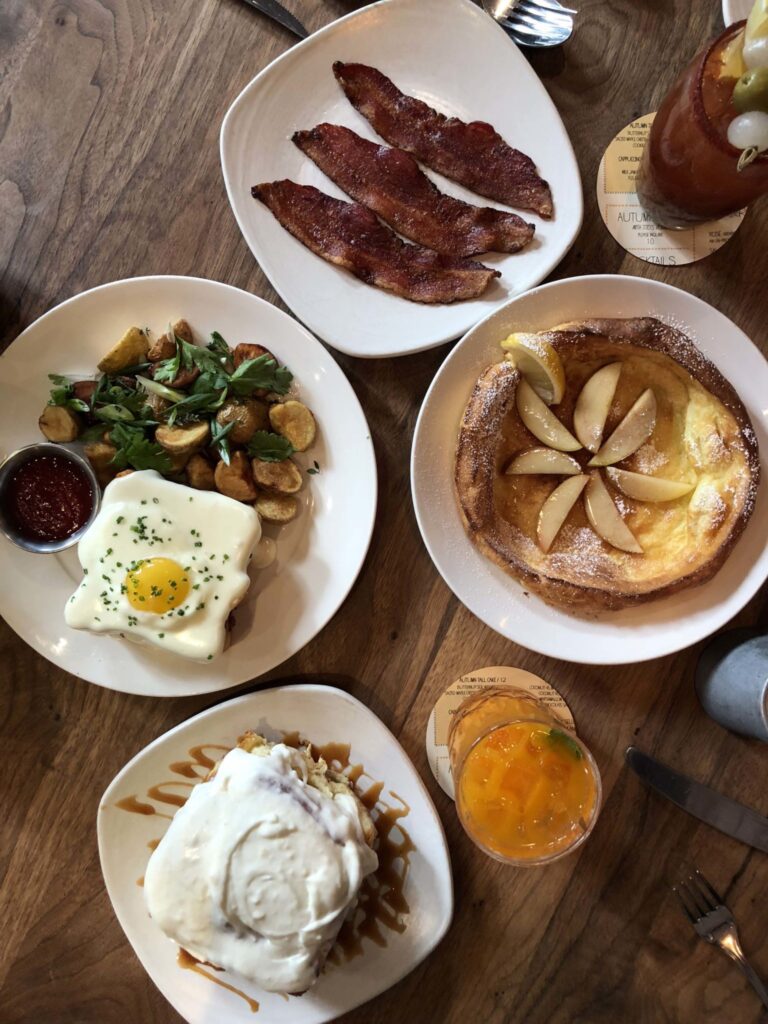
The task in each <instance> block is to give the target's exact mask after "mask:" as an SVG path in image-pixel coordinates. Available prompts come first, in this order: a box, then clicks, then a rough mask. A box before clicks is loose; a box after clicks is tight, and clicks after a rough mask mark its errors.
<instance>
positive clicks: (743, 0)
mask: <svg viewBox="0 0 768 1024" xmlns="http://www.w3.org/2000/svg"><path fill="white" fill-rule="evenodd" d="M751 10H752V0H723V21H724V22H725V24H726V25H732V24H733V23H734V21H742V20H743V19H744V18H747V17H749V12H750V11H751Z"/></svg>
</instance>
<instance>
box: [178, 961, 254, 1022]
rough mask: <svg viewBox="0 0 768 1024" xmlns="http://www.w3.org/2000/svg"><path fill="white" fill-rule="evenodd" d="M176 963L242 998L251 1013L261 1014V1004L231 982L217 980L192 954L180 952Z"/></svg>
mask: <svg viewBox="0 0 768 1024" xmlns="http://www.w3.org/2000/svg"><path fill="white" fill-rule="evenodd" d="M176 963H177V964H178V965H179V967H183V968H184V970H185V971H194V972H195V974H199V975H201V976H202V977H203V978H207V979H208V981H212V982H213V983H214V985H220V986H221V988H225V989H226V990H227V992H233V993H234V994H235V995H236V996H240V998H241V999H244V1000H245V1001H246V1003H248V1006H249V1007H250V1009H251V1013H258V1012H259V1004H258V1003H257V1002H256V1000H255V999H251V997H250V996H248V995H246V994H245V992H242V991H241V990H240V989H239V988H235V986H234V985H230V984H229V982H228V981H224V979H223V978H217V977H216V976H215V975H214V974H209V973H208V971H205V970H203V968H202V966H201V961H200V960H196V959H195V958H194V957H193V956H192V954H191V953H188V952H187V951H186V949H180V950H179V952H178V954H177V956H176ZM211 966H213V965H211ZM218 969H219V968H217V967H213V970H214V971H216V970H218Z"/></svg>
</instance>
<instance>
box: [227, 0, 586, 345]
mask: <svg viewBox="0 0 768 1024" xmlns="http://www.w3.org/2000/svg"><path fill="white" fill-rule="evenodd" d="M335 60H344V61H361V62H363V63H368V64H372V65H374V66H375V67H377V68H380V69H381V71H383V72H384V73H385V74H386V75H388V76H391V78H392V79H393V80H394V82H395V83H396V84H397V85H398V86H399V88H401V89H402V90H403V91H404V92H406V93H409V94H411V95H416V96H418V97H420V98H421V99H423V100H425V101H427V102H428V103H430V104H431V105H432V106H434V107H437V108H438V109H439V110H441V111H443V112H444V113H447V114H452V115H455V116H457V117H460V118H462V119H464V120H467V121H472V120H485V121H490V123H491V124H492V125H493V126H494V127H495V128H496V129H497V130H498V131H499V132H500V133H501V135H502V136H504V138H505V139H507V140H508V141H509V142H510V143H511V144H512V145H517V146H519V148H520V149H522V150H523V151H524V152H525V153H528V154H529V155H530V156H531V157H532V158H533V159H534V160H535V161H536V164H537V166H538V168H539V170H540V172H541V174H542V176H543V177H544V178H546V179H547V181H549V183H550V185H551V187H552V194H553V196H554V202H555V217H554V220H552V221H549V222H547V221H542V220H541V218H539V217H536V216H535V214H531V215H529V214H528V213H524V214H523V215H524V216H525V218H526V219H529V216H530V219H531V220H532V221H534V222H535V224H536V239H537V241H535V242H533V243H532V244H531V245H530V246H529V247H528V248H527V249H525V250H523V251H522V252H521V253H518V254H516V255H506V256H504V255H498V254H497V255H493V256H489V257H488V258H487V259H484V262H485V263H487V265H488V266H493V267H495V268H498V269H499V270H501V272H502V275H503V276H502V277H501V278H500V279H499V280H498V281H496V282H494V283H492V284H491V286H490V287H489V288H488V291H487V292H486V294H485V295H484V296H481V297H480V298H479V299H476V300H474V301H472V302H458V303H455V304H454V305H444V306H425V305H421V304H419V303H415V302H409V301H408V300H407V299H401V298H399V297H397V296H395V295H389V294H387V293H386V292H382V291H379V289H377V288H371V287H370V286H368V285H365V284H363V283H362V281H359V280H357V278H355V277H353V276H352V275H351V274H350V273H348V272H347V271H345V270H340V269H339V268H337V267H334V266H332V265H331V264H329V263H326V262H325V261H324V260H323V259H321V258H320V257H319V256H316V255H314V253H311V252H310V251H309V250H308V249H306V248H305V247H304V246H303V245H302V244H301V243H300V242H298V241H297V240H296V239H295V238H293V236H292V235H290V234H289V233H288V232H287V231H286V230H285V229H284V228H282V227H281V226H280V224H278V222H277V221H276V220H275V218H274V217H273V215H272V214H271V213H270V212H269V210H268V209H267V208H266V207H265V206H263V205H262V204H261V203H258V202H256V200H255V199H253V198H252V197H251V186H252V185H255V184H257V183H258V182H262V181H272V180H273V179H280V178H292V179H293V180H294V181H298V182H300V183H301V184H305V185H315V186H317V187H318V188H320V189H322V190H323V191H324V192H328V193H329V194H330V195H334V196H338V197H339V198H344V193H343V192H342V191H340V189H338V188H337V187H336V186H335V185H334V184H333V183H332V182H331V181H330V180H329V179H328V178H326V177H325V175H324V174H323V173H322V172H321V171H320V170H319V169H318V168H317V167H316V166H315V165H314V164H313V163H312V161H311V160H310V159H309V158H308V157H306V156H304V154H303V153H301V152H300V150H298V149H297V148H296V146H294V144H293V143H292V142H291V135H292V134H293V132H294V131H295V130H297V129H300V128H312V127H314V126H315V125H316V124H318V123H319V122H321V121H332V122H334V123H336V124H344V125H347V126H348V127H349V128H352V129H354V130H355V131H356V132H357V133H358V134H359V135H363V136H365V137H366V138H369V139H377V136H376V135H375V133H374V132H373V129H372V128H371V126H370V125H369V124H368V122H367V121H366V120H365V118H364V117H363V116H362V115H361V114H359V113H358V112H357V111H356V110H355V109H354V108H353V107H352V105H351V104H350V103H349V102H348V101H347V99H346V97H345V96H344V93H343V92H342V90H341V88H340V87H339V85H338V84H337V82H336V79H335V78H334V76H333V72H332V70H331V65H332V64H333V62H334V61H335ZM378 141H381V140H378ZM221 164H222V168H223V171H224V180H225V182H226V185H227V192H228V193H229V201H230V203H231V204H232V209H233V211H234V213H235V217H236V218H237V222H238V224H239V225H240V230H241V231H242V233H243V236H244V238H245V240H246V242H247V243H248V245H249V246H250V248H251V251H252V252H253V254H254V256H255V257H256V259H257V260H258V261H259V263H260V264H261V266H262V268H263V270H264V273H265V274H266V275H267V277H268V278H269V280H270V281H271V282H272V284H273V286H274V288H275V290H276V291H277V292H279V294H280V296H281V297H282V299H283V301H284V302H285V303H286V304H287V305H288V306H289V307H290V308H291V309H292V310H293V312H294V313H295V314H296V316H298V317H299V318H300V319H301V320H303V321H304V323H305V324H306V325H307V326H308V327H309V328H310V329H311V330H312V331H314V332H315V334H317V335H319V336H320V337H321V338H323V340H325V341H327V342H328V343H329V344H330V345H333V346H334V347H335V348H337V349H340V350H341V351H342V352H346V353H348V354H349V355H353V356H362V357H374V356H395V355H403V354H404V353H406V352H419V351H421V350H422V349H426V348H431V347H433V346H435V345H440V344H442V343H443V342H445V341H450V340H451V339H452V338H457V337H458V336H459V335H460V334H463V333H464V331H466V330H468V328H469V327H471V326H472V325H473V324H475V323H477V321H478V320H479V319H480V318H481V317H484V316H485V315H486V314H487V313H490V312H492V311H493V310H494V309H496V308H497V307H498V306H500V305H501V304H502V303H504V302H506V301H507V299H508V298H509V297H510V296H511V295H515V294H517V293H518V292H521V291H523V290H524V289H526V288H530V287H531V286H532V285H534V284H537V283H538V282H539V281H541V280H543V278H544V277H546V275H547V274H548V273H549V272H550V270H552V268H553V267H554V266H555V265H556V264H557V263H559V262H560V260H561V259H562V258H563V256H564V255H565V253H566V252H567V251H568V249H569V248H570V246H571V244H572V243H573V240H574V238H575V237H576V234H577V232H578V230H579V227H580V225H581V215H582V194H581V179H580V178H579V169H578V166H577V164H576V159H575V157H574V155H573V150H572V149H571V144H570V141H569V139H568V136H567V134H566V131H565V128H564V127H563V123H562V121H561V120H560V116H559V115H558V113H557V110H556V109H555V107H554V105H553V104H552V101H551V100H550V98H549V96H548V95H547V92H546V90H545V89H544V86H543V85H542V84H541V82H540V81H539V79H538V78H537V77H536V75H535V73H534V72H533V71H532V69H531V67H530V65H529V64H528V62H527V61H526V59H525V57H523V55H522V54H521V53H520V51H519V50H518V49H517V47H516V46H515V44H514V43H513V42H512V41H511V40H510V39H509V37H508V36H507V35H506V33H505V32H504V30H503V29H502V28H500V27H499V26H498V25H497V24H496V22H494V21H493V19H491V18H490V17H488V15H487V14H485V13H484V12H483V11H482V10H481V9H480V8H479V7H476V6H475V5H474V4H473V3H471V2H470V0H418V3H415V2H414V0H382V2H381V3H377V4H372V5H371V6H370V7H366V8H364V9H363V10H360V11H357V12H355V13H353V14H349V15H347V17H345V18H340V19H339V20H338V21H335V22H333V23H332V24H331V25H329V26H328V27H327V28H325V29H323V30H322V31H320V32H316V33H314V34H313V35H311V36H310V37H309V39H307V40H306V41H305V42H303V43H300V44H299V45H298V46H294V47H293V48H292V49H290V50H288V52H287V53H285V54H283V55H282V56H281V57H279V58H278V59H277V60H275V61H273V62H272V64H270V65H269V67H267V68H265V69H264V70H263V71H262V72H261V74H259V75H257V77H256V78H254V80H253V81H252V82H251V83H250V85H248V86H246V87H245V89H244V90H243V91H242V92H241V93H240V95H239V96H238V98H237V99H236V100H235V102H234V103H233V104H232V106H231V107H230V109H229V112H228V113H227V116H226V117H225V119H224V123H223V125H222V127H221ZM430 177H432V178H434V180H435V181H436V182H437V184H438V186H439V187H440V188H441V189H442V190H443V191H445V192H448V193H449V194H450V195H454V196H458V197H459V198H461V199H465V200H467V201H468V202H471V203H474V204H475V205H481V204H487V203H488V201H487V200H485V199H481V198H479V197H478V196H476V195H474V194H473V193H471V192H468V191H467V190H466V189H463V188H462V187H461V186H459V185H455V184H453V183H452V182H449V181H448V180H447V179H445V178H442V177H441V176H440V175H437V174H432V173H431V172H430ZM490 205H494V204H490ZM499 208H500V209H503V208H504V207H499Z"/></svg>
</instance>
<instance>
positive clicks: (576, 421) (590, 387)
mask: <svg viewBox="0 0 768 1024" xmlns="http://www.w3.org/2000/svg"><path fill="white" fill-rule="evenodd" d="M620 374H621V363H608V365H607V366H603V367H602V368H601V369H600V370H597V371H596V372H595V373H593V374H592V376H591V377H590V378H589V380H588V381H587V383H586V384H585V385H584V387H583V388H582V389H581V392H580V394H579V397H578V398H577V399H576V408H575V409H574V410H573V429H574V433H575V434H576V437H578V439H579V440H580V441H581V443H582V444H583V445H584V447H585V448H586V449H587V451H588V452H596V451H597V449H598V448H599V447H600V442H601V441H602V440H603V430H604V429H605V421H606V420H607V419H608V413H609V412H610V409H611V402H612V401H613V396H614V395H615V394H616V385H617V384H618V383H619V375H620Z"/></svg>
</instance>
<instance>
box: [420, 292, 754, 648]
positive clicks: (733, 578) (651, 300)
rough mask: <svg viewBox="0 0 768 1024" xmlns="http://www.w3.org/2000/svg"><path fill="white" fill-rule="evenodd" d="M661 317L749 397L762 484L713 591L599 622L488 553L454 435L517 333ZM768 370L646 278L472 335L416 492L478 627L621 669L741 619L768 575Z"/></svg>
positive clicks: (542, 307) (451, 374) (430, 427)
mask: <svg viewBox="0 0 768 1024" xmlns="http://www.w3.org/2000/svg"><path fill="white" fill-rule="evenodd" d="M641 316H655V317H658V318H659V319H660V320H664V321H666V322H667V323H670V324H672V325H673V326H674V327H677V328H679V329H680V330H682V331H684V332H685V333H686V334H687V335H688V336H689V338H691V340H692V341H693V342H694V344H695V345H697V346H698V347H699V348H700V349H701V351H702V352H703V353H704V355H705V356H707V358H709V359H711V360H712V362H713V363H714V364H715V365H716V366H717V368H718V369H719V370H720V371H721V373H722V374H723V375H724V376H725V377H726V378H727V379H728V380H729V381H730V382H731V384H732V385H733V386H734V388H735V389H736V391H737V392H738V394H739V397H740V398H741V400H742V402H743V403H744V405H745V406H746V408H747V412H748V413H749V416H750V418H751V420H752V423H753V425H754V428H755V433H756V434H757V440H758V443H759V445H760V449H761V456H760V457H761V467H762V478H763V483H762V485H761V487H760V490H759V492H758V496H757V504H756V506H755V510H754V512H753V514H752V518H751V519H750V521H749V523H748V525H747V528H746V530H745V531H744V534H743V536H742V537H741V538H740V539H739V541H738V543H737V544H736V546H735V547H734V549H733V551H732V552H731V554H730V555H729V556H728V559H727V561H726V562H725V565H724V566H723V567H722V569H721V570H720V571H719V572H718V573H717V575H716V576H714V577H713V578H712V579H711V580H709V582H708V583H705V584H703V585H702V586H699V587H691V588H689V589H688V590H682V591H680V593H679V594H673V595H672V596H670V597H665V598H660V599H659V600H657V601H649V602H648V603H646V604H640V605H638V606H637V607H635V608H625V609H623V610H622V611H619V612H612V613H608V614H605V615H603V616H601V617H600V618H599V619H595V620H587V619H579V618H575V617H574V616H572V615H567V614H566V613H565V612H564V611H561V610H559V609H558V608H553V607H551V606H550V605H548V604H545V602H544V601H542V600H541V598H539V597H536V596H535V595H534V594H531V595H530V596H525V593H524V588H523V587H522V586H521V585H520V584H519V583H518V582H517V581H516V580H514V579H513V578H512V577H511V576H509V575H508V574H507V573H505V572H504V571H503V570H502V569H501V568H500V567H499V566H497V565H494V564H493V563H492V562H490V561H489V560H488V559H487V558H485V557H484V555H482V554H481V553H480V551H479V550H478V549H477V548H476V547H475V545H474V544H473V543H472V541H471V540H470V539H469V537H468V536H467V533H466V530H465V529H464V524H463V523H462V519H461V515H460V513H459V509H458V504H457V501H456V494H455V489H454V483H453V479H454V463H455V453H456V437H457V433H458V429H459V423H460V421H461V417H462V414H463V412H464V408H465V406H466V404H467V400H468V399H469V395H470V393H471V391H472V388H473V386H474V384H475V381H476V380H477V378H478V377H479V376H480V374H481V373H482V371H483V370H484V369H485V368H486V367H487V366H489V365H490V364H491V363H494V362H499V359H500V357H501V350H500V349H499V342H500V340H501V339H502V338H506V336H507V335H508V334H510V333H511V332H512V331H541V330H546V329H547V328H549V327H553V326H554V325H555V324H559V323H565V322H566V321H568V320H581V319H584V318H585V317H641ZM766 395H768V363H767V362H766V361H765V359H764V358H763V356H762V355H761V354H760V352H759V351H758V350H757V349H756V348H755V346H754V345H753V344H752V343H751V342H750V340H749V339H748V338H747V336H746V335H745V334H744V333H743V332H742V331H740V330H739V328H738V327H737V326H736V325H735V324H734V323H732V322H731V321H730V320H728V319H727V317H725V316H723V314H722V313H720V312H718V311H717V310H716V309H713V308H712V306H708V305H707V303H706V302H702V300H701V299H697V298H696V297H695V296H693V295H689V294H688V292H684V291H681V290H680V289H679V288H673V287H671V286H670V285H667V284H661V283H660V282H658V281H648V280H645V279H643V278H639V277H624V276H613V275H608V274H605V275H595V276H591V277H575V278H570V279H569V280H566V281H555V282H553V283H552V284H546V285H542V286H541V287H540V288H535V289H534V290H533V291H531V292H528V294H527V295H521V296H520V297H519V298H517V299H514V300H513V301H512V302H510V303H509V305H507V306H505V307H504V309H501V310H499V312H498V313H495V314H494V315H493V316H492V317H489V318H488V319H487V320H485V321H484V322H483V323H481V324H478V325H477V327H475V328H474V329H473V330H471V331H470V332H469V333H468V334H467V335H466V336H465V337H464V338H462V339H461V341H460V342H459V343H458V345H457V346H456V347H455V348H454V349H453V351H452V352H451V353H450V355H449V356H448V358H447V359H446V360H445V362H444V363H443V365H442V366H441V367H440V369H439V370H438V372H437V375H436V376H435V379H434V380H433V382H432V384H431V386H430V388H429V391H428V392H427V394H426V397H425V398H424V403H423V405H422V407H421V412H420V413H419V419H418V422H417V424H416V431H415V434H414V438H413V449H412V452H411V491H412V494H413V503H414V507H415V509H416V518H417V520H418V523H419V528H420V530H421V535H422V537H423V538H424V543H425V544H426V546H427V549H428V551H429V553H430V555H431V556H432V561H433V562H434V563H435V566H436V567H437V569H438V571H439V573H440V575H441V576H442V577H443V579H444V580H445V582H446V583H447V584H448V586H449V587H450V588H451V590H452V591H453V592H454V594H455V595H456V596H457V597H458V599H459V600H460V601H461V602H462V603H463V604H465V605H466V606H467V608H469V610H470V611H471V612H473V613H474V614H475V615H477V617H478V618H479V619H481V620H482V621H483V622H485V623H486V625H488V626H490V627H491V629H495V630H496V632H497V633H501V635H502V636H505V637H508V639H510V640H514V641H515V643H518V644H521V645H522V646H523V647H528V648H529V649H530V650H533V651H539V652H540V653H541V654H548V655H550V657H553V658H562V659H564V660H566V661H577V662H584V663H586V664H591V665H623V664H626V663H630V662H637V661H646V660H648V659H649V658H658V657H661V656H662V655H664V654H671V653H672V652H673V651H679V650H682V649H683V648H684V647H688V646H689V645H690V644H693V643H696V641H697V640H701V639H703V638H704V637H705V636H709V634H710V633H714V631H715V630H716V629H719V628H720V626H722V625H724V624H725V623H726V622H727V621H728V620H729V619H730V618H732V617H733V616H734V615H735V614H736V613H737V612H738V611H739V610H740V609H741V608H743V606H744V605H745V604H746V603H747V601H749V599H750V598H751V597H752V596H753V594H754V593H755V592H756V590H757V589H758V587H759V586H760V585H761V584H762V583H763V582H764V580H765V578H766V576H768V493H767V489H766V484H765V479H766V473H768V462H767V460H768V408H766Z"/></svg>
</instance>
